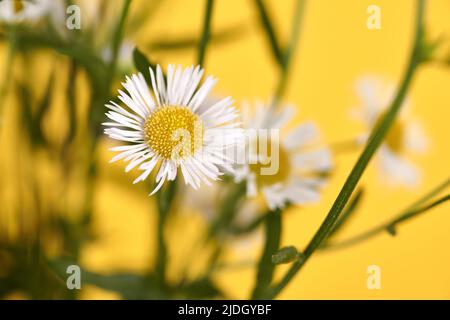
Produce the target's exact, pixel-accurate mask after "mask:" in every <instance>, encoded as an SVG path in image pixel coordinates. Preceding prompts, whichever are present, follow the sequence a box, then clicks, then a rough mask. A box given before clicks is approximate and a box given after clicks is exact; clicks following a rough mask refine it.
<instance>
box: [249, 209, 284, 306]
mask: <svg viewBox="0 0 450 320" xmlns="http://www.w3.org/2000/svg"><path fill="white" fill-rule="evenodd" d="M264 227H265V238H266V242H265V245H264V249H263V252H262V255H261V258H260V260H259V264H258V272H257V274H256V281H255V288H254V289H253V294H252V299H261V298H262V295H263V294H264V292H265V290H267V288H268V287H269V286H270V284H271V283H272V278H273V273H274V271H275V265H274V264H273V263H272V255H273V254H274V253H275V252H277V250H278V249H279V248H280V241H281V231H282V224H281V211H280V210H276V211H273V212H271V213H270V214H269V215H268V217H267V218H266V219H265V221H264Z"/></svg>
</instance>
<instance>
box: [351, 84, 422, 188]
mask: <svg viewBox="0 0 450 320" xmlns="http://www.w3.org/2000/svg"><path fill="white" fill-rule="evenodd" d="M356 91H357V94H358V96H359V99H360V102H361V106H360V108H359V109H358V110H356V112H355V113H356V116H357V117H358V119H360V120H361V121H363V122H364V123H365V125H366V126H367V129H368V131H370V130H372V128H373V127H374V126H376V125H377V124H378V123H379V121H381V118H382V117H383V116H384V114H385V112H386V110H387V108H388V107H389V104H390V103H391V101H392V99H393V97H394V96H395V85H393V84H391V83H386V82H385V81H383V79H381V78H377V77H373V76H366V77H362V78H361V79H359V80H358V81H357V83H356ZM404 104H405V105H404V106H402V111H401V113H400V115H399V117H398V119H397V120H396V122H394V124H393V125H392V127H391V129H390V130H389V132H388V134H387V136H386V138H385V140H384V142H383V144H382V145H381V147H380V149H379V151H378V155H377V162H378V167H379V173H380V176H381V178H383V180H385V181H387V182H388V183H390V184H394V185H399V184H401V185H405V186H414V185H416V184H417V183H418V182H419V180H420V172H419V170H418V169H417V168H416V166H415V165H414V164H413V163H412V162H411V161H410V160H408V159H407V157H408V155H410V154H414V153H423V152H424V151H425V150H426V148H427V139H426V136H425V134H424V132H423V129H422V127H421V125H420V123H418V122H417V121H414V120H412V119H410V118H409V117H408V109H409V105H410V102H409V101H408V99H406V100H405V102H404ZM368 134H369V133H366V134H364V135H363V136H362V137H361V138H362V139H361V140H363V141H365V140H366V139H367V137H368Z"/></svg>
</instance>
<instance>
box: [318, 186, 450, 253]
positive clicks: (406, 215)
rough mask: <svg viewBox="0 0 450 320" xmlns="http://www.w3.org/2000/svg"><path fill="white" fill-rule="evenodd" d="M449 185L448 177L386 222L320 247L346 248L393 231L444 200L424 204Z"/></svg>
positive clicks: (324, 248)
mask: <svg viewBox="0 0 450 320" xmlns="http://www.w3.org/2000/svg"><path fill="white" fill-rule="evenodd" d="M449 185H450V178H449V179H447V180H445V181H444V182H443V183H442V184H440V185H439V186H438V187H436V188H435V189H433V190H432V191H431V192H429V193H428V194H426V195H425V196H424V197H422V198H420V199H419V200H418V201H416V202H415V203H413V204H412V205H410V206H409V207H408V208H406V209H405V210H403V211H402V212H401V213H400V214H398V215H397V216H396V217H395V218H393V219H391V220H389V221H388V222H385V223H382V224H380V225H379V226H376V227H373V228H371V229H370V230H368V231H365V232H362V233H360V234H359V235H356V236H354V237H351V238H350V239H347V240H343V241H340V242H337V243H330V244H328V243H327V244H326V245H325V246H323V247H322V248H321V249H323V250H335V249H343V248H347V247H349V246H352V245H355V244H358V243H361V242H363V241H365V240H368V239H370V238H372V237H375V236H377V235H380V234H382V233H384V232H386V231H388V232H393V231H394V232H395V227H396V226H397V225H398V224H400V223H402V222H405V221H406V220H409V219H411V218H414V217H416V216H417V215H419V214H421V213H424V212H425V211H427V210H430V209H432V208H434V207H435V206H437V205H439V204H441V203H443V202H445V201H447V200H448V196H446V197H442V198H440V199H438V200H436V201H433V202H432V203H431V204H428V205H425V203H426V202H428V201H429V200H431V199H432V198H434V197H435V196H436V195H437V194H439V193H440V192H441V191H443V190H444V189H445V188H447V187H448V186H449Z"/></svg>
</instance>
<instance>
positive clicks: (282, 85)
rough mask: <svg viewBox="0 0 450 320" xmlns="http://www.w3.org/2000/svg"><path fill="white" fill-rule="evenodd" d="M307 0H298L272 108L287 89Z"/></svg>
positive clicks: (275, 106)
mask: <svg viewBox="0 0 450 320" xmlns="http://www.w3.org/2000/svg"><path fill="white" fill-rule="evenodd" d="M305 4H306V0H297V3H296V6H295V11H294V20H293V22H292V27H291V36H290V40H289V43H288V45H287V47H286V50H285V52H284V55H283V60H282V63H281V74H280V78H279V81H278V84H277V87H276V90H275V96H274V100H273V103H272V106H271V108H272V110H273V109H275V108H277V106H278V104H279V101H280V100H281V97H282V96H283V94H284V92H285V91H286V85H287V81H288V79H289V70H290V65H291V63H292V57H293V55H294V53H295V50H296V49H297V43H298V40H299V38H300V31H301V30H300V29H301V28H300V27H301V25H302V21H303V13H304V11H305V10H304V9H305Z"/></svg>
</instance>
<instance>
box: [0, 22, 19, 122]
mask: <svg viewBox="0 0 450 320" xmlns="http://www.w3.org/2000/svg"><path fill="white" fill-rule="evenodd" d="M15 29H16V28H15V26H12V27H11V28H10V29H9V49H8V53H7V54H6V58H5V69H6V70H5V73H4V75H5V76H4V79H2V83H1V86H0V117H1V116H2V113H3V112H2V111H3V110H2V109H3V105H4V103H3V102H4V99H5V98H6V93H7V91H8V84H9V83H10V82H11V74H12V69H13V61H14V55H15V54H16V51H17V35H16V30H15ZM0 119H1V118H0ZM0 123H1V122H0Z"/></svg>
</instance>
